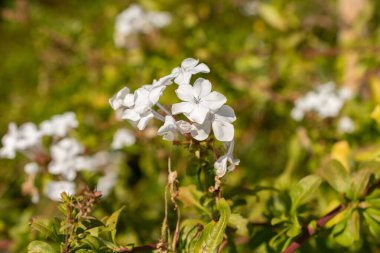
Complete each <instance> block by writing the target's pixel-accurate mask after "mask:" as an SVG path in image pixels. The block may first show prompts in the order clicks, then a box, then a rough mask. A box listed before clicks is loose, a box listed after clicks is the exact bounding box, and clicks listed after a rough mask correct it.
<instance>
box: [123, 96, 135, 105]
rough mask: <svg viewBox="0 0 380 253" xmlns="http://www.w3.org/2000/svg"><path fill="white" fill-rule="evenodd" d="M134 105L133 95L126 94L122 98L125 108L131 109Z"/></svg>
mask: <svg viewBox="0 0 380 253" xmlns="http://www.w3.org/2000/svg"><path fill="white" fill-rule="evenodd" d="M134 104H135V96H134V95H133V94H127V95H125V97H124V100H123V105H124V106H126V107H132V106H133V105H134Z"/></svg>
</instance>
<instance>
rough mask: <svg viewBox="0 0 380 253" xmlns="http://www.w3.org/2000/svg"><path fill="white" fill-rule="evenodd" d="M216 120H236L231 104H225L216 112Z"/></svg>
mask: <svg viewBox="0 0 380 253" xmlns="http://www.w3.org/2000/svg"><path fill="white" fill-rule="evenodd" d="M215 120H218V121H224V122H229V123H232V122H234V121H235V120H236V116H235V112H234V109H232V108H231V106H228V105H223V106H222V107H221V108H220V109H219V110H218V111H217V112H216V113H215Z"/></svg>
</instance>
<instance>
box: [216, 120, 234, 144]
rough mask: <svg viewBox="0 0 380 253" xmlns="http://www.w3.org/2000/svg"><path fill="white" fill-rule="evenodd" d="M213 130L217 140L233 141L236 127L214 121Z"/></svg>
mask: <svg viewBox="0 0 380 253" xmlns="http://www.w3.org/2000/svg"><path fill="white" fill-rule="evenodd" d="M212 130H213V131H214V135H215V138H216V139H217V140H219V141H232V139H233V138H234V132H235V130H234V126H233V125H232V124H231V123H228V122H223V121H218V120H214V121H213V122H212Z"/></svg>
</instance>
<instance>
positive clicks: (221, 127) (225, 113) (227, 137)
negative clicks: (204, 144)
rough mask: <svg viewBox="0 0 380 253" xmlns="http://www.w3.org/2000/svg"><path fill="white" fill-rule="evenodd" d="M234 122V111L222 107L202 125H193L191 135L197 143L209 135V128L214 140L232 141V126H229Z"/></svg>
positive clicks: (227, 107)
mask: <svg viewBox="0 0 380 253" xmlns="http://www.w3.org/2000/svg"><path fill="white" fill-rule="evenodd" d="M235 120H236V116H235V112H234V110H233V109H232V108H231V107H230V106H228V105H223V106H222V107H221V108H220V109H219V110H218V111H216V112H215V114H211V113H210V114H209V115H208V117H207V118H206V120H205V122H204V123H203V124H197V123H194V124H193V129H192V131H191V135H192V136H193V138H194V139H196V140H198V141H203V140H205V139H207V137H208V136H209V135H210V131H211V127H212V130H213V132H214V135H215V138H216V139H217V140H219V141H224V142H228V141H232V139H233V138H234V126H233V125H232V124H231V123H232V122H234V121H235Z"/></svg>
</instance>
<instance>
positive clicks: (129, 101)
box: [109, 87, 134, 110]
mask: <svg viewBox="0 0 380 253" xmlns="http://www.w3.org/2000/svg"><path fill="white" fill-rule="evenodd" d="M109 102H110V105H111V107H112V109H114V110H118V109H120V108H122V107H123V106H124V107H131V106H133V105H134V95H133V94H131V93H130V92H129V88H128V87H124V88H123V89H121V90H119V91H118V92H117V93H116V94H115V95H113V96H112V98H110V100H109Z"/></svg>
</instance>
